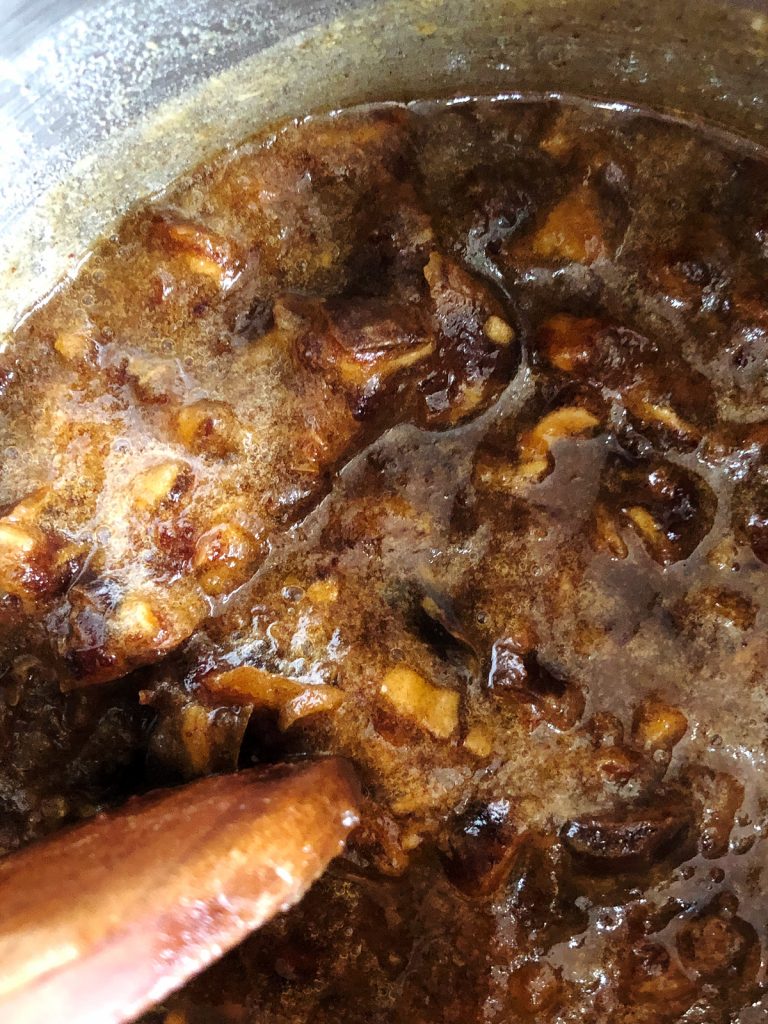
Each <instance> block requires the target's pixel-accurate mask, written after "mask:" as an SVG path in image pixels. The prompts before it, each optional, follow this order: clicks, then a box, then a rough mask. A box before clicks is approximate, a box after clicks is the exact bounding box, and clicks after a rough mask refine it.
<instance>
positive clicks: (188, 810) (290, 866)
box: [0, 758, 357, 1024]
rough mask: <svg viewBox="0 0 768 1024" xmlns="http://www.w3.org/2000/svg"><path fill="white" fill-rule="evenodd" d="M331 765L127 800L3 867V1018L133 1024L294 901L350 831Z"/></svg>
mask: <svg viewBox="0 0 768 1024" xmlns="http://www.w3.org/2000/svg"><path fill="white" fill-rule="evenodd" d="M356 804H357V788H356V785H355V782H354V780H353V778H352V775H351V772H350V770H349V768H348V767H347V766H346V764H345V763H344V762H343V761H340V760H338V759H335V758H328V759H324V760H318V761H310V762H300V763H297V764H291V765H280V766H276V767H273V768H266V769H256V770H251V771H244V772H240V773H239V774H236V775H224V776H217V777H213V778H208V779H202V780H200V781H199V782H193V783H191V784H189V785H187V786H182V787H180V788H179V789H174V790H169V791H164V792H158V793H153V794H149V795H148V796H145V797H139V798H136V799H133V800H131V801H129V803H128V804H126V805H125V806H124V807H123V808H121V809H120V810H118V811H114V812H110V813H107V814H102V815H99V816H97V817H95V818H93V819H91V820H90V821H88V822H85V823H84V824H82V825H79V826H76V827H75V828H72V829H70V830H67V831H66V832H62V833H59V834H57V835H56V836H54V837H52V838H51V839H47V840H44V841H42V842H40V843H37V844H35V845H33V846H30V847H28V848H27V849H25V850H22V851H21V852H19V853H15V854H12V855H10V856H9V857H6V858H5V859H4V860H2V861H0V907H2V913H1V914H0V1020H1V1021H2V1022H3V1024H47V1022H49V1021H65V1022H66V1024H121V1022H124V1021H128V1020H132V1019H133V1018H134V1017H136V1016H138V1015H139V1014H140V1013H142V1012H143V1011H144V1010H146V1009H148V1008H149V1007H150V1006H152V1005H153V1004H154V1003H156V1002H157V1001H159V1000H161V999H162V998H163V997H164V996H166V995H167V994H168V993H169V992H171V991H173V990H174V989H176V988H178V987H179V986H180V985H182V984H183V983H184V982H185V981H186V980H187V979H189V978H190V977H191V976H192V975H194V974H195V973H197V972H198V971H200V970H201V969H202V968H203V967H205V966H206V965H207V964H209V963H211V962H212V961H214V960H216V959H218V957H220V956H221V955H222V954H223V953H224V952H226V950H228V949H230V948H231V947H232V946H234V945H235V944H236V943H238V942H240V941H241V940H242V939H243V938H244V937H245V936H246V935H247V934H248V933H249V932H251V931H253V930H254V929H255V928H258V927H259V926H260V925H261V924H263V923H264V922H265V921H267V920H268V919H269V918H270V917H272V915H273V914H275V913H277V912H278V911H281V910H286V909H287V908H288V907H290V906H291V905H292V904H293V903H295V902H296V901H297V900H298V899H300V897H301V896H302V895H303V894H304V892H305V891H306V890H307V889H308V888H309V886H310V885H311V884H312V882H313V881H315V879H316V878H317V877H318V876H319V875H320V874H321V873H322V872H323V870H324V869H325V867H326V865H327V864H328V862H329V861H330V860H331V859H332V858H333V857H334V856H336V855H337V854H339V853H340V852H341V850H342V847H343V844H344V840H345V838H346V836H347V834H348V832H349V830H350V829H351V828H352V827H353V826H354V825H355V824H356V823H357V814H356Z"/></svg>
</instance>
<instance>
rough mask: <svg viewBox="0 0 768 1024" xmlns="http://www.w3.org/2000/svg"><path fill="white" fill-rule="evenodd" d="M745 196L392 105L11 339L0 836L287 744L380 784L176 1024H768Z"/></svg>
mask: <svg viewBox="0 0 768 1024" xmlns="http://www.w3.org/2000/svg"><path fill="white" fill-rule="evenodd" d="M766 196H768V162H766V158H765V156H764V155H763V154H762V153H761V152H758V151H756V150H753V149H750V148H749V147H748V146H747V145H746V144H745V143H741V142H739V141H738V140H735V139H732V138H730V137H727V136H725V135H722V134H718V133H716V132H715V131H713V130H709V129H705V128H702V127H701V126H691V125H687V124H684V123H681V122H677V121H673V120H669V119H662V118H659V117H656V116H653V115H651V114H648V113H646V112H642V111H634V110H625V109H617V108H613V107H610V108H601V107H597V106H594V105H590V104H587V103H583V102H577V101H568V102H565V101H558V100H553V99H551V100H550V99H548V100H537V99H527V100H525V99H510V98H507V99H496V100H491V99H480V100H476V101H471V102H461V103H436V102H429V103H418V104H412V105H410V106H407V107H404V106H397V105H388V106H384V107H379V108H376V107H373V108H371V107H368V108H363V109H360V110H351V111H347V112H343V113H340V114H336V115H333V116H329V117H317V118H310V119H308V120H307V121H304V122H301V123H298V124H290V125H287V126H284V127H281V128H279V129H278V130H276V131H275V132H273V133H272V134H269V135H266V136H259V137H258V138H255V139H253V140H249V141H246V142H245V143H243V145H242V146H240V147H238V148H237V149H235V150H234V151H232V152H228V153H225V154H222V156H221V157H220V158H219V159H218V160H216V161H214V162H213V163H212V164H211V165H209V166H206V167H203V168H198V169H196V170H194V171H193V172H191V173H190V175H189V176H188V177H187V178H186V179H184V180H182V181H180V182H179V183H178V184H177V185H175V186H173V187H172V188H171V189H170V190H169V191H168V192H167V193H165V194H163V195H162V196H159V197H156V198H155V199H154V200H153V201H152V202H151V203H149V204H147V205H145V206H143V207H141V208H138V209H137V210H136V211H135V212H134V213H132V214H131V215H130V216H129V217H128V218H126V220H125V222H124V223H123V224H122V225H121V226H120V227H119V229H118V231H117V232H116V234H115V236H114V237H113V238H111V239H109V240H106V241H105V242H103V243H100V244H99V245H98V246H97V247H96V248H95V249H94V251H93V252H92V254H91V255H90V257H89V258H88V259H87V260H86V261H85V262H84V263H83V265H82V266H81V269H80V271H79V273H78V276H77V278H76V279H75V280H74V281H72V282H68V283H66V284H64V285H63V286H62V287H61V288H60V289H59V290H58V291H57V293H56V294H54V295H53V296H52V297H51V298H49V299H48V300H47V301H46V302H45V303H44V304H42V305H41V306H39V307H37V308H36V309H35V310H34V311H33V312H32V313H31V314H30V316H29V317H28V318H27V319H26V320H25V321H24V323H23V324H21V325H20V326H19V328H18V332H17V337H16V338H15V339H14V341H13V344H12V346H10V348H9V349H8V351H7V352H6V353H5V354H4V355H3V356H2V357H1V358H2V364H1V365H0V388H1V389H2V398H0V444H1V445H2V448H3V451H4V455H3V458H2V464H1V465H0V514H1V515H2V518H0V589H2V591H3V596H2V598H1V599H0V600H1V604H0V608H1V609H2V612H1V617H0V672H2V673H3V674H2V678H1V681H0V686H1V687H2V696H3V703H2V716H1V717H0V728H2V731H3V735H4V745H5V750H6V751H7V753H6V755H5V757H4V764H3V771H2V776H1V777H0V799H1V800H2V809H3V815H2V820H1V821H0V827H1V828H2V840H3V844H4V846H5V847H6V848H8V849H11V848H13V847H15V846H17V845H18V844H20V843H22V842H25V841H27V840H30V839H34V838H36V837H37V836H40V835H42V834H44V833H46V832H48V831H50V830H51V829H53V828H55V827H56V826H57V825H59V824H61V823H63V822H65V821H67V820H71V819H73V818H77V817H82V816H85V815H88V814H90V813H92V811H93V810H94V809H95V808H97V807H100V806H103V805H105V804H108V803H111V802H115V801H118V800H120V799H121V798H122V797H123V796H125V795H126V794H127V793H128V792H133V791H137V790H141V789H144V788H147V787H149V786H153V785H157V784H158V783H162V782H164V781H169V782H170V781H174V780H178V779H179V778H192V777H195V776H198V775H203V774H208V773H211V772H216V771H222V770H232V769H234V768H235V767H237V766H238V765H247V764H251V763H258V762H270V761H276V760H279V759H281V758H283V757H285V756H286V755H292V754H300V753H305V752H316V751H319V752H333V753H338V754H342V755H344V756H346V757H348V758H350V759H351V760H352V761H353V762H354V763H355V764H356V766H357V768H358V770H359V772H360V776H361V779H362V781H363V785H364V788H365V793H366V805H365V808H364V815H363V822H362V825H361V827H360V828H359V829H358V830H357V832H356V833H355V834H354V835H353V837H352V840H351V842H350V845H349V849H348V851H347V853H346V855H345V857H344V858H342V859H340V860H339V861H337V862H336V863H335V865H334V867H333V868H332V869H331V871H330V872H329V873H328V874H327V875H326V876H325V877H324V878H323V879H322V880H321V881H320V882H319V883H318V884H317V885H316V886H315V888H314V889H313V890H312V891H311V892H310V894H309V895H308V896H307V897H306V898H305V899H304V901H303V902H302V904H301V905H300V906H299V907H297V908H295V909H294V910H293V911H291V912H289V913H288V914H287V915H284V916H283V917H282V918H280V919H278V920H276V921H275V922H273V923H272V924H271V925H269V926H267V927H266V928H265V929H263V930H262V931H261V932H260V933H259V934H258V935H256V936H255V937H254V938H253V939H251V940H249V942H247V943H246V944H245V945H244V946H242V947H241V948H240V949H239V950H238V951H236V952H235V953H234V954H230V956H229V957H228V958H227V959H225V961H223V962H222V964H221V965H219V966H218V967H217V968H214V969H213V970H212V971H209V972H208V973H207V974H206V975H204V976H203V977H202V978H201V979H199V981H198V982H196V983H195V984H194V985H193V986H192V988H190V989H189V990H187V991H186V992H184V993H182V994H181V995H180V996H179V997H177V998H176V999H175V1000H174V1001H173V1002H172V1004H169V1007H168V1008H167V1009H165V1008H164V1009H160V1010H158V1011H157V1014H156V1017H155V1018H153V1020H154V1019H156V1020H158V1021H165V1022H167V1024H181V1022H182V1021H188V1022H189V1024H223V1022H232V1024H239V1022H257V1021H275V1022H277V1021H279V1022H289V1021H290V1022H293V1021H297V1022H298V1021H302V1022H303V1021H312V1022H328V1024H330V1022H333V1021H338V1020H342V1019H343V1020H344V1021H348V1022H354V1021H367V1022H371V1021H382V1022H384V1021H387V1022H389V1021H414V1022H426V1021H435V1022H438V1021H439V1022H446V1024H447V1022H450V1021H457V1022H458V1021H461V1022H470V1021H478V1022H479V1021H488V1022H493V1021H504V1022H507V1021H515V1022H516V1021H522V1022H533V1021H535V1022H542V1024H549V1022H553V1024H554V1022H555V1021H563V1022H583V1024H586V1022H593V1021H594V1022H597V1021H600V1022H603V1021H610V1022H615V1024H657V1022H658V1024H672V1022H675V1021H683V1020H684V1021H686V1022H698V1024H716V1022H723V1024H725V1022H727V1021H742V1022H743V1024H753V1022H756V1021H758V1020H762V1019H764V1014H765V1007H764V1006H763V1005H762V1004H761V1002H760V1001H761V997H762V993H763V990H764V987H765V985H766V983H768V975H767V962H766V957H768V946H767V943H768V935H767V934H766V927H767V925H768V901H767V900H766V894H767V893H768V868H767V867H766V845H765V830H766V827H767V825H768V790H767V789H766V774H765V773H766V755H767V754H768V750H767V747H766V710H767V709H766V704H767V703H768V702H767V701H766V681H765V680H766V670H767V669H768V634H766V624H767V619H768V565H767V563H768V461H767V460H766V450H767V449H768V286H766V284H765V281H766V270H767V269H768V199H767V198H766ZM169 855H172V851H169Z"/></svg>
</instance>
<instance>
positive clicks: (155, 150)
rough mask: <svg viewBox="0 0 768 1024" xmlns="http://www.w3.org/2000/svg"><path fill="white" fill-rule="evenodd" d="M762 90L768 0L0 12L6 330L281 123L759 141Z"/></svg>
mask: <svg viewBox="0 0 768 1024" xmlns="http://www.w3.org/2000/svg"><path fill="white" fill-rule="evenodd" d="M755 2H757V6H755ZM761 11H762V12H763V13H761ZM62 15H63V17H62ZM52 22H54V23H52ZM767 86H768V3H766V0H753V2H752V6H750V7H747V6H742V5H740V6H738V7H736V6H733V5H726V4H725V3H724V2H723V0H721V2H720V3H714V2H712V3H707V2H704V3H702V2H699V0H682V2H680V0H677V2H672V0H618V2H616V0H536V2H535V3H534V2H533V0H531V2H529V3H526V2H524V0H474V2H473V3H469V4H468V3H467V2H466V0H379V2H376V3H373V4H371V2H370V0H288V2H285V0H283V2H281V0H239V2H232V3H229V4H226V5H224V4H221V3H220V2H219V0H134V2H128V3H122V2H108V3H103V2H97V0H81V2H79V3H73V2H72V0H65V2H63V3H62V2H56V0H49V3H48V4H46V3H29V2H25V3H21V4H17V3H14V4H11V5H10V7H9V6H8V4H7V3H5V4H4V3H2V2H1V0H0V139H1V140H2V143H1V144H0V272H3V279H2V288H0V293H2V298H1V299H0V330H2V329H3V327H7V326H8V325H9V324H10V322H11V321H12V320H13V318H14V317H15V316H16V315H17V314H18V313H19V312H20V310H22V309H23V308H25V307H26V306H27V305H29V303H30V301H31V300H33V299H34V298H36V297H39V296H40V295H41V294H42V293H44V291H45V290H46V288H48V287H49V286H50V285H51V284H52V283H53V281H54V280H55V279H56V277H57V276H59V275H60V274H61V273H62V272H64V271H66V270H68V269H71V268H72V266H73V265H74V264H75V262H76V260H77V258H78V257H79V255H81V254H82V253H83V252H84V250H85V249H86V247H87V244H88V241H89V240H90V239H92V238H93V236H94V235H95V234H97V233H99V232H101V231H103V230H104V229H105V228H106V227H107V226H108V224H109V223H110V222H111V221H112V220H113V219H114V217H115V216H116V214H117V213H119V212H120V211H121V210H122V209H124V208H125V206H126V205H127V204H128V203H129V202H131V201H132V200H134V199H135V198H137V197H138V196H139V195H142V194H146V193H150V192H154V191H156V190H158V189H160V188H162V187H163V185H164V184H165V183H166V182H167V181H168V180H169V179H170V178H171V177H173V176H175V175H176V174H178V173H179V172H180V171H181V170H182V169H183V168H184V167H185V166H188V165H190V164H191V163H193V162H195V161H196V160H199V159H200V158H202V157H204V156H206V155H207V154H208V153H210V152H211V151H212V150H214V149H216V148H219V147H220V146H222V145H226V144H227V143H229V142H231V141H233V140H234V139H236V138H237V137H238V136H242V135H244V134H247V133H248V132H249V131H251V130H253V129H254V128H256V127H258V126H259V125H261V124H263V123H264V122H265V121H268V120H271V119H274V118H277V117H281V116H284V115H287V114H299V113H302V112H305V111H307V110H309V109H314V108H319V107H326V108H327V107H333V106H337V105H340V104H343V103H349V102H356V101H361V100H366V99H373V98H376V99H384V98H408V97H413V96H424V95H435V94H466V93H472V92H480V91H493V92H517V91H526V90H535V91H553V90H554V91H565V92H573V93H580V94H586V95H593V96H599V97H602V98H607V99H612V100H627V101H631V102H639V103H647V104H650V105H652V106H658V107H664V108H667V109H679V110H684V111H686V112H689V113H694V114H699V115H701V116H704V117H708V118H711V119H714V120H716V121H719V122H720V123H722V124H724V125H727V126H729V127H732V128H735V129H736V130H738V131H740V132H742V133H744V134H747V135H749V136H751V137H753V138H754V139H756V140H760V141H763V140H766V139H768V88H767Z"/></svg>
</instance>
